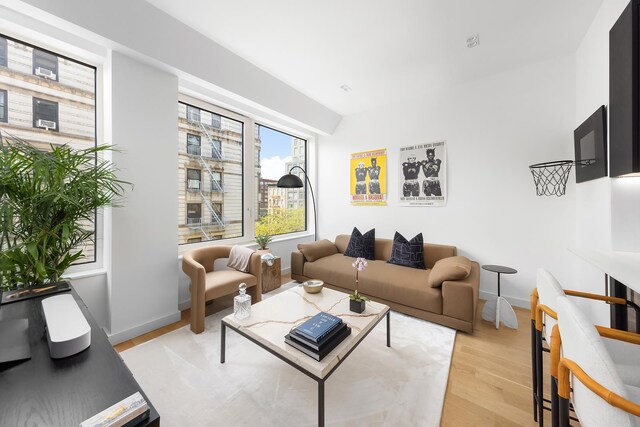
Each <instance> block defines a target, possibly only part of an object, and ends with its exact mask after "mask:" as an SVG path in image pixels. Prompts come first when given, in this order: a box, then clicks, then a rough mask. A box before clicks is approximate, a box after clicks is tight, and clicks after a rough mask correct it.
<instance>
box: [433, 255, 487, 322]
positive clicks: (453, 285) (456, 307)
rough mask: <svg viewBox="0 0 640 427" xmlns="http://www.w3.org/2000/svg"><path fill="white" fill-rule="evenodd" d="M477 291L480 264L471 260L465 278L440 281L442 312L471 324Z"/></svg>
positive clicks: (478, 291) (476, 302)
mask: <svg viewBox="0 0 640 427" xmlns="http://www.w3.org/2000/svg"><path fill="white" fill-rule="evenodd" d="M479 293H480V265H479V264H478V263H477V262H475V261H472V262H471V273H469V276H467V278H466V279H463V280H455V281H454V280H446V281H444V282H443V283H442V314H444V315H445V316H449V317H453V318H456V319H460V320H464V321H466V322H470V323H471V324H472V325H473V323H474V320H475V317H476V310H477V308H478V297H479Z"/></svg>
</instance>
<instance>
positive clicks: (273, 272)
mask: <svg viewBox="0 0 640 427" xmlns="http://www.w3.org/2000/svg"><path fill="white" fill-rule="evenodd" d="M281 265H282V263H281V260H280V257H275V259H274V260H273V265H271V266H269V265H267V263H266V262H264V261H262V293H263V294H266V293H267V292H271V291H273V290H274V289H278V288H279V287H280V284H281V281H282V272H281Z"/></svg>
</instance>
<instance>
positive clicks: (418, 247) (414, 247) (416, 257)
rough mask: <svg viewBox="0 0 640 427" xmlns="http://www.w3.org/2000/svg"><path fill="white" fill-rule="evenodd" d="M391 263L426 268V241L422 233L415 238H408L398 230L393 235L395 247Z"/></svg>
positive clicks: (392, 251)
mask: <svg viewBox="0 0 640 427" xmlns="http://www.w3.org/2000/svg"><path fill="white" fill-rule="evenodd" d="M387 262H388V263H389V264H396V265H403V266H405V267H411V268H421V269H423V270H424V269H425V266H424V242H423V240H422V233H418V234H417V235H416V236H415V237H414V238H413V239H411V240H407V239H406V238H405V237H404V236H403V235H402V234H400V233H398V232H397V231H396V234H395V236H394V237H393V249H392V250H391V259H389V261H387Z"/></svg>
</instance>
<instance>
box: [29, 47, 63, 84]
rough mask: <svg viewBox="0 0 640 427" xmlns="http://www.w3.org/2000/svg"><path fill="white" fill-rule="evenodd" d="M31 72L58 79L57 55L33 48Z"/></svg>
mask: <svg viewBox="0 0 640 427" xmlns="http://www.w3.org/2000/svg"><path fill="white" fill-rule="evenodd" d="M33 74H35V75H36V76H41V77H44V78H47V79H51V80H58V57H57V56H56V55H54V54H52V53H49V52H45V51H43V50H40V49H33Z"/></svg>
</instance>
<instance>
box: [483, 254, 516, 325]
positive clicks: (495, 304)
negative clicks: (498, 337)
mask: <svg viewBox="0 0 640 427" xmlns="http://www.w3.org/2000/svg"><path fill="white" fill-rule="evenodd" d="M482 269H483V270H487V271H492V272H494V273H498V297H497V298H495V299H492V300H489V301H487V302H485V304H484V307H483V308H482V318H483V319H484V320H488V321H490V322H493V321H494V320H495V322H496V329H498V328H499V327H500V321H501V320H502V321H503V322H504V324H505V326H507V327H509V328H512V329H518V318H517V317H516V312H515V311H513V307H511V304H509V301H507V300H506V299H505V298H504V297H502V296H500V274H515V273H517V272H518V270H515V269H513V268H510V267H504V266H502V265H483V266H482Z"/></svg>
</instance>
